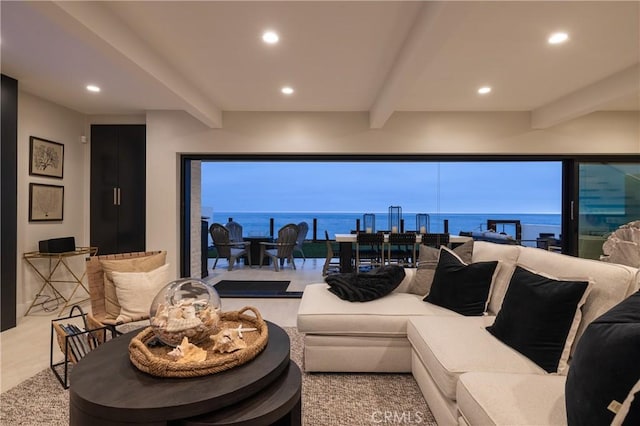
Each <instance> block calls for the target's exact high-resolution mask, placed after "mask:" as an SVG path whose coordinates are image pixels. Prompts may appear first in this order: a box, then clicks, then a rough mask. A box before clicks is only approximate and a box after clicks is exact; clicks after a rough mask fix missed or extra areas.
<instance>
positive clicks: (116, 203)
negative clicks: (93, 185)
mask: <svg viewBox="0 0 640 426" xmlns="http://www.w3.org/2000/svg"><path fill="white" fill-rule="evenodd" d="M113 205H114V206H117V205H118V188H113Z"/></svg>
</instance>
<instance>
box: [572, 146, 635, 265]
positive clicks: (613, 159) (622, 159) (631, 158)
mask: <svg viewBox="0 0 640 426" xmlns="http://www.w3.org/2000/svg"><path fill="white" fill-rule="evenodd" d="M609 163H614V164H615V163H637V164H639V165H640V154H638V155H633V154H631V155H597V156H596V155H585V156H576V157H573V158H570V159H566V160H564V161H563V170H562V176H563V178H562V180H563V183H562V235H563V236H567V237H566V238H565V237H563V250H562V252H563V253H565V254H569V255H572V256H579V254H580V253H579V237H580V235H579V228H580V165H582V164H602V165H604V164H609Z"/></svg>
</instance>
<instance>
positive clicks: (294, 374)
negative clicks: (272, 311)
mask: <svg viewBox="0 0 640 426" xmlns="http://www.w3.org/2000/svg"><path fill="white" fill-rule="evenodd" d="M267 326H268V328H269V342H268V343H267V346H266V347H265V349H264V350H263V351H262V352H261V353H260V354H259V355H258V356H257V357H256V358H255V359H253V360H252V361H250V362H248V363H246V364H244V365H241V366H239V367H236V368H232V369H230V370H227V371H223V372H220V373H217V374H212V375H208V376H202V377H194V378H185V379H182V378H179V379H178V378H160V377H154V376H151V375H149V374H146V373H143V372H142V371H140V370H138V369H137V368H136V367H135V366H134V365H133V364H131V361H130V360H129V350H128V345H129V341H130V340H131V338H132V337H134V336H135V335H136V334H137V333H138V331H134V332H131V333H127V334H125V335H123V336H120V337H117V338H115V339H113V340H111V341H109V342H107V343H105V344H103V345H101V346H100V347H98V348H97V349H95V350H94V351H92V352H91V353H89V354H88V355H87V356H86V357H85V358H83V359H82V360H81V361H80V362H79V363H78V364H77V365H76V366H74V368H73V371H72V372H71V387H70V388H69V424H70V425H71V426H76V425H91V426H100V425H125V424H126V425H132V424H138V425H140V424H143V425H166V424H168V422H171V424H191V425H196V424H202V425H204V424H211V425H214V424H227V425H231V424H252V425H261V424H264V425H268V424H272V423H276V421H278V424H291V425H299V424H300V423H301V417H300V415H301V410H300V397H301V375H300V370H299V368H298V367H297V365H296V364H295V363H294V362H292V361H290V359H289V351H290V346H289V345H290V344H289V336H288V335H287V334H286V333H285V331H284V330H282V329H281V328H280V327H278V326H277V325H275V324H273V323H271V322H269V321H267ZM274 396H278V397H277V398H274ZM178 421H179V422H178ZM247 421H248V423H247Z"/></svg>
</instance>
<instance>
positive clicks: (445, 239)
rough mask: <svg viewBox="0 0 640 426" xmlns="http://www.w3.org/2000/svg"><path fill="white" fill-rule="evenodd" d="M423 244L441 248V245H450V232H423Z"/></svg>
mask: <svg viewBox="0 0 640 426" xmlns="http://www.w3.org/2000/svg"><path fill="white" fill-rule="evenodd" d="M422 244H424V245H425V246H429V247H435V248H440V246H448V245H449V234H438V233H432V234H423V235H422Z"/></svg>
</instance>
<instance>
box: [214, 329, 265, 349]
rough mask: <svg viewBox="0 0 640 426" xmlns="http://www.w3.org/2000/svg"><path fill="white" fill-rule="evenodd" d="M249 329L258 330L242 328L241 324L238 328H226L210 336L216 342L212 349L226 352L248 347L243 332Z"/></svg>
mask: <svg viewBox="0 0 640 426" xmlns="http://www.w3.org/2000/svg"><path fill="white" fill-rule="evenodd" d="M247 331H258V329H257V328H242V325H240V326H239V327H238V328H225V329H223V330H222V331H220V332H219V333H218V334H215V335H213V336H209V338H210V339H211V340H213V342H214V344H213V348H211V350H212V351H213V352H220V353H224V352H234V351H237V350H239V349H244V348H246V347H247V342H245V340H244V338H243V336H242V333H243V332H247Z"/></svg>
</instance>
